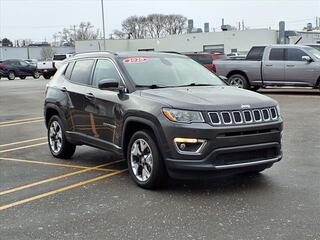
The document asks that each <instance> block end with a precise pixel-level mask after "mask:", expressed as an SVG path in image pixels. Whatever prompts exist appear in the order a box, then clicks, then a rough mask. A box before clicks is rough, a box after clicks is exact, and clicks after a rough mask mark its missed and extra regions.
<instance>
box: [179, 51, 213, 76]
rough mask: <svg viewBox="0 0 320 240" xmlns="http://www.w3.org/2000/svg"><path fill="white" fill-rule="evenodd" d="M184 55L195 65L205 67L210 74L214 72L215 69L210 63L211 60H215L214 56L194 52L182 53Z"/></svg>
mask: <svg viewBox="0 0 320 240" xmlns="http://www.w3.org/2000/svg"><path fill="white" fill-rule="evenodd" d="M184 55H186V56H188V57H189V58H191V59H193V60H194V61H196V62H197V63H200V64H201V65H203V66H205V67H206V68H207V69H209V70H210V71H211V72H216V69H215V67H214V65H213V63H212V61H213V60H215V59H216V58H217V56H216V55H215V54H211V53H206V52H194V53H184Z"/></svg>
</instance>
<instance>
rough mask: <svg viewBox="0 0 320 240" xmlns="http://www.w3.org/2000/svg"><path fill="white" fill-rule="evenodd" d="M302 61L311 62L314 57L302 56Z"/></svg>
mask: <svg viewBox="0 0 320 240" xmlns="http://www.w3.org/2000/svg"><path fill="white" fill-rule="evenodd" d="M302 61H305V62H308V63H310V62H312V58H311V57H309V56H302Z"/></svg>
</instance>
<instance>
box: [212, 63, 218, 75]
mask: <svg viewBox="0 0 320 240" xmlns="http://www.w3.org/2000/svg"><path fill="white" fill-rule="evenodd" d="M212 72H214V73H216V72H217V68H216V65H215V64H212Z"/></svg>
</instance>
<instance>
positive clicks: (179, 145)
mask: <svg viewBox="0 0 320 240" xmlns="http://www.w3.org/2000/svg"><path fill="white" fill-rule="evenodd" d="M205 144H206V140H203V139H196V138H175V139H174V145H175V147H176V149H177V151H178V152H179V153H181V154H201V151H202V149H203V147H204V146H205Z"/></svg>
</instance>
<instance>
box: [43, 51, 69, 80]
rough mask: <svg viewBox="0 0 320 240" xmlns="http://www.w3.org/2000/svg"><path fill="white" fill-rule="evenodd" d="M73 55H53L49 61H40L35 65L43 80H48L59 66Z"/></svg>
mask: <svg viewBox="0 0 320 240" xmlns="http://www.w3.org/2000/svg"><path fill="white" fill-rule="evenodd" d="M72 56H73V54H55V55H54V56H53V59H52V60H50V61H41V62H38V63H37V68H38V71H39V72H40V73H41V74H42V76H43V77H44V78H45V79H50V78H51V77H52V76H53V75H54V74H55V73H56V71H57V69H58V68H59V66H60V64H61V63H62V62H63V61H64V60H65V59H67V58H69V57H72Z"/></svg>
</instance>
